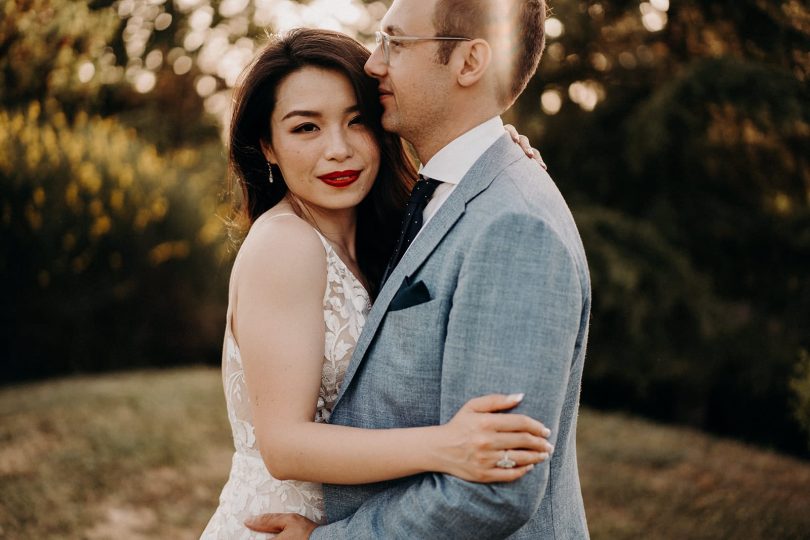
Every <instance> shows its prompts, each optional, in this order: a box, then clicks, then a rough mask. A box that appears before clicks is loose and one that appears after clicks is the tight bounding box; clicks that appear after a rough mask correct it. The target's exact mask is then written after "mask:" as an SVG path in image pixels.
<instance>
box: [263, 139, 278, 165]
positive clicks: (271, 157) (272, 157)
mask: <svg viewBox="0 0 810 540" xmlns="http://www.w3.org/2000/svg"><path fill="white" fill-rule="evenodd" d="M259 145H260V146H261V147H262V154H264V159H265V160H266V161H267V162H268V163H272V164H273V165H278V161H277V160H276V153H275V152H273V148H272V147H271V146H270V143H269V142H268V141H265V140H264V139H260V140H259Z"/></svg>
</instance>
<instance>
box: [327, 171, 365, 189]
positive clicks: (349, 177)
mask: <svg viewBox="0 0 810 540" xmlns="http://www.w3.org/2000/svg"><path fill="white" fill-rule="evenodd" d="M361 172H362V171H335V172H331V173H329V174H324V175H322V176H319V177H318V179H319V180H320V181H321V182H324V183H325V184H328V185H330V186H332V187H336V188H343V187H347V186H350V185H352V184H354V183H355V182H356V181H357V179H358V178H360V173H361Z"/></svg>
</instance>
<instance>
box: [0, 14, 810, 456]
mask: <svg viewBox="0 0 810 540" xmlns="http://www.w3.org/2000/svg"><path fill="white" fill-rule="evenodd" d="M550 5H551V8H552V14H551V15H552V16H551V19H550V20H549V22H548V25H547V33H548V36H549V38H548V46H547V51H546V55H545V57H544V60H543V63H542V65H541V69H540V71H539V73H538V75H537V76H536V77H535V78H534V79H533V80H532V82H531V83H530V85H529V87H528V89H527V91H526V92H525V93H524V95H523V96H522V98H521V100H520V101H519V102H518V103H517V105H516V106H515V107H514V108H513V109H512V111H510V113H509V114H508V118H507V119H508V120H511V121H512V122H513V123H515V124H516V125H517V126H518V128H519V129H520V130H521V132H523V133H525V134H527V135H529V136H530V138H531V139H532V141H533V142H534V144H535V146H537V147H539V148H540V149H541V150H542V152H543V155H544V157H545V159H546V161H547V162H548V163H549V165H550V169H551V173H552V175H553V176H554V178H555V180H556V181H557V182H558V184H559V186H560V188H561V190H562V191H563V193H564V194H565V196H566V197H567V198H568V200H569V201H570V203H571V206H572V209H573V211H574V214H575V217H576V218H577V222H578V224H579V227H580V231H581V233H582V236H583V239H584V241H585V244H586V249H587V252H588V255H589V261H590V264H591V272H592V277H593V285H594V311H593V320H592V326H591V341H590V347H589V355H588V363H587V367H586V373H585V387H584V390H583V396H582V397H583V400H584V401H585V402H586V403H589V404H591V405H595V406H600V407H604V408H619V409H626V410H632V411H635V412H641V413H644V414H647V415H649V416H652V417H654V418H658V419H662V420H667V421H674V422H681V423H688V424H691V425H694V426H698V427H701V428H704V429H708V430H711V431H714V432H718V433H722V434H728V435H733V436H736V437H740V438H743V439H747V440H752V441H757V442H759V443H762V444H766V445H772V446H777V447H780V448H782V449H786V450H790V451H793V452H803V451H806V449H807V446H806V443H807V441H808V437H807V436H805V434H803V433H802V431H801V429H802V428H801V426H802V424H804V425H805V427H806V428H807V429H808V430H809V431H808V433H810V413H808V412H807V411H808V403H809V402H810V401H808V400H810V398H808V396H809V395H810V393H808V390H807V388H808V380H810V379H809V377H810V370H809V369H808V368H807V354H806V352H803V351H806V350H808V349H810V272H808V268H810V162H808V156H810V105H809V104H810V99H808V98H810V96H808V85H807V76H808V71H809V70H810V10H808V7H807V6H806V3H804V2H802V1H800V0H781V1H779V0H770V1H768V0H737V1H732V0H724V1H719V2H718V1H708V0H705V1H703V0H681V1H679V2H677V3H672V4H670V3H669V1H668V0H650V1H649V2H640V1H638V0H610V1H608V0H605V1H594V0H590V1H586V0H556V1H553V2H550ZM386 7H387V3H385V2H379V1H377V2H361V1H359V0H312V1H310V2H300V3H299V2H294V1H290V0H221V1H215V0H174V1H172V0H118V1H111V0H95V1H88V0H76V1H73V0H21V1H9V0H5V1H0V205H2V206H0V210H2V214H1V215H0V220H1V221H0V237H2V246H1V247H0V268H2V272H3V277H4V279H3V281H2V285H0V287H2V300H0V302H1V303H2V306H1V307H0V317H2V323H3V324H2V327H3V329H2V331H0V332H2V343H3V345H2V346H1V347H2V348H0V354H2V357H3V364H4V365H3V368H4V369H3V380H4V381H5V382H13V381H18V380H22V379H27V378H34V377H42V376H50V375H57V374H62V373H70V372H75V371H98V370H108V369H120V368H125V367H131V366H143V365H170V364H178V363H198V362H207V363H212V364H215V363H217V362H218V361H219V351H218V349H219V344H220V340H221V331H222V328H221V327H222V317H223V316H224V300H225V290H226V285H227V276H228V271H229V262H230V256H231V255H232V253H233V249H232V247H233V243H232V242H231V241H230V240H229V238H228V234H227V232H228V229H227V226H226V224H227V220H228V218H229V216H230V210H229V200H228V197H227V189H226V186H227V182H226V170H225V153H224V150H223V147H222V143H221V138H220V131H221V129H222V127H223V126H224V125H225V122H226V118H227V109H228V105H229V100H230V91H231V88H232V87H233V86H234V85H235V84H236V83H237V80H238V76H239V74H240V73H241V71H242V69H243V68H244V66H245V65H247V63H248V62H249V61H250V59H251V58H252V56H253V55H254V53H255V52H256V51H257V50H258V48H259V47H260V46H261V43H262V34H263V33H264V32H265V31H268V30H269V31H276V30H281V29H284V28H289V27H292V26H299V25H306V26H319V27H326V28H333V29H337V30H342V31H345V32H347V33H350V34H352V35H355V36H357V37H358V38H359V39H360V40H361V41H364V42H366V43H368V42H369V38H370V35H371V33H372V32H373V30H374V29H376V27H377V23H378V21H379V19H380V18H381V16H382V14H383V13H384V12H385V9H386Z"/></svg>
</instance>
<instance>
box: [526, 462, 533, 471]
mask: <svg viewBox="0 0 810 540" xmlns="http://www.w3.org/2000/svg"><path fill="white" fill-rule="evenodd" d="M532 469H534V463H529V464H528V465H526V470H527V471H530V470H532Z"/></svg>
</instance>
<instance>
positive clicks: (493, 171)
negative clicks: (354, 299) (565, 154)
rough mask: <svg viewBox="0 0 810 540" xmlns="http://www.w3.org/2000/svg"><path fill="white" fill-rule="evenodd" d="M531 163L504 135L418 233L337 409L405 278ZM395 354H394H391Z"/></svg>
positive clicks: (366, 332) (374, 312)
mask: <svg viewBox="0 0 810 540" xmlns="http://www.w3.org/2000/svg"><path fill="white" fill-rule="evenodd" d="M521 158H523V159H528V158H526V156H525V154H524V153H523V151H522V150H520V149H519V147H518V146H517V145H516V144H514V143H513V142H512V140H511V138H510V137H509V136H508V135H504V136H503V137H501V138H500V139H498V140H497V141H496V142H495V143H494V144H493V145H492V146H490V147H489V149H487V151H486V152H484V154H483V155H482V156H481V157H480V158H479V159H478V161H476V162H475V164H474V165H473V166H472V168H471V169H470V170H469V172H468V173H467V174H466V175H465V176H464V178H463V179H462V180H461V182H459V184H458V186H456V189H454V190H453V192H452V193H451V194H450V197H448V199H447V200H446V201H445V202H444V204H443V205H442V206H441V208H439V210H438V211H437V212H436V214H435V215H434V216H433V218H431V220H430V221H429V222H428V223H427V225H425V228H424V229H422V231H421V232H420V233H419V236H418V237H417V238H416V240H414V243H413V244H411V246H410V247H409V248H408V251H406V252H405V255H403V256H402V259H401V260H400V261H399V264H397V266H396V267H395V268H394V270H393V271H392V272H391V275H390V276H389V277H388V280H387V281H386V282H385V285H383V288H382V290H380V294H379V296H377V299H376V300H375V301H374V305H373V306H372V308H371V311H370V312H369V314H368V317H367V318H366V323H365V325H364V326H363V331H362V332H361V333H360V338H359V339H358V341H357V346H356V347H355V349H354V353H353V354H352V359H351V362H350V363H349V366H348V367H347V368H346V374H345V376H344V378H343V384H342V385H341V387H340V392H339V394H338V397H337V400H336V401H335V406H337V403H338V402H339V401H340V399H341V398H342V397H343V394H344V393H345V392H346V389H347V388H348V387H349V386H350V385H351V382H352V379H353V378H354V375H355V374H356V373H357V369H358V368H359V367H360V364H361V363H362V362H363V359H364V358H365V356H366V352H367V351H368V348H369V346H370V345H371V342H372V341H373V339H374V336H375V335H376V334H377V330H378V328H379V326H380V322H382V319H383V317H385V313H386V312H387V311H388V305H389V304H390V303H391V300H392V299H393V298H394V295H395V294H396V292H397V290H399V287H400V285H401V284H402V281H403V279H405V277H406V276H411V275H413V273H414V272H415V271H416V270H417V269H418V268H419V267H420V266H421V265H422V263H424V262H425V259H427V258H428V256H429V255H430V254H431V253H433V250H435V249H436V246H438V245H439V243H440V242H441V240H442V239H443V238H444V237H445V236H446V235H447V233H448V232H449V231H450V229H451V228H452V227H453V225H454V224H455V223H456V222H457V221H458V220H459V218H461V216H462V215H463V214H464V210H465V208H466V206H467V203H468V202H469V201H471V200H472V199H473V198H475V197H476V196H477V195H478V194H479V193H481V192H482V191H484V190H485V189H486V188H487V187H489V185H490V184H491V183H492V181H493V180H494V179H495V177H496V176H497V175H498V173H500V172H501V171H502V170H503V169H504V168H506V167H507V166H508V165H510V164H511V163H513V162H515V161H517V160H518V159H521ZM392 354H395V353H392Z"/></svg>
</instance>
